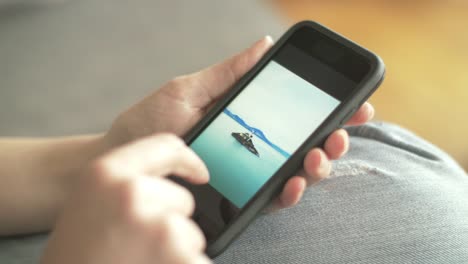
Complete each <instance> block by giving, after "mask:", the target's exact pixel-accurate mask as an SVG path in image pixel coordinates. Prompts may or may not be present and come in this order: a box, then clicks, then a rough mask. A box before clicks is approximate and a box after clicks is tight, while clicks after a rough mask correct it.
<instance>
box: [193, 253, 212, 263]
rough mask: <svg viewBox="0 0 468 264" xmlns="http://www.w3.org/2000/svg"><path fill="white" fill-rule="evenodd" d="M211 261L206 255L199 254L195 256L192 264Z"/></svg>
mask: <svg viewBox="0 0 468 264" xmlns="http://www.w3.org/2000/svg"><path fill="white" fill-rule="evenodd" d="M210 263H212V261H211V259H209V258H208V257H207V256H206V255H200V256H198V257H196V258H195V260H194V261H193V264H210Z"/></svg>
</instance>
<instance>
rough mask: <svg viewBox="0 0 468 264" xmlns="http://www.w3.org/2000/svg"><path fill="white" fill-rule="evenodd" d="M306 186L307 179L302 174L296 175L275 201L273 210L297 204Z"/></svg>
mask: <svg viewBox="0 0 468 264" xmlns="http://www.w3.org/2000/svg"><path fill="white" fill-rule="evenodd" d="M305 188H306V180H305V179H304V177H301V176H294V177H292V178H291V179H289V180H288V182H286V184H285V185H284V188H283V191H282V192H281V194H280V195H279V196H278V197H277V198H276V199H275V200H274V201H273V203H272V206H271V208H270V210H271V211H276V210H279V209H283V208H287V207H291V206H294V205H296V204H297V203H298V202H299V201H300V200H301V197H302V194H303V193H304V190H305Z"/></svg>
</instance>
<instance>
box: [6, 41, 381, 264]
mask: <svg viewBox="0 0 468 264" xmlns="http://www.w3.org/2000/svg"><path fill="white" fill-rule="evenodd" d="M272 44H273V42H272V40H271V38H269V37H265V38H263V39H261V40H259V41H258V42H256V43H255V44H254V45H253V46H252V47H250V48H248V49H246V50H245V51H243V52H241V53H239V54H237V55H235V56H233V57H231V58H229V59H227V60H226V61H224V62H221V63H219V64H216V65H213V66H211V67H209V68H206V69H204V70H201V71H199V72H196V73H193V74H190V75H185V76H181V77H177V78H175V79H173V80H171V81H169V82H168V83H167V84H165V85H164V86H163V87H161V88H160V89H159V90H157V91H156V92H154V93H153V94H151V95H149V96H148V97H146V98H144V99H143V100H142V101H140V102H139V103H137V104H135V105H134V106H132V107H131V108H130V109H128V110H126V111H124V112H123V113H122V114H120V115H119V116H118V117H117V119H116V120H115V121H114V122H113V125H112V126H111V128H110V129H109V131H107V132H106V133H104V134H98V135H87V136H77V137H66V138H56V139H11V138H10V139H8V138H5V139H0V179H1V180H2V183H5V184H1V185H0V215H2V217H1V218H0V235H12V234H21V233H31V232H38V231H44V230H50V229H51V228H53V227H54V229H53V233H52V238H51V240H50V242H49V244H48V246H47V249H46V251H45V253H44V257H43V260H42V263H127V262H132V263H152V262H154V260H160V261H159V262H158V263H207V262H209V261H208V259H207V258H206V257H205V256H204V255H203V253H202V252H203V248H204V245H205V242H204V239H203V237H202V236H201V233H200V230H199V229H198V227H197V226H196V225H195V224H194V223H193V222H191V220H190V218H189V216H190V214H191V213H192V211H193V197H192V196H191V195H190V194H189V193H188V191H187V190H185V189H183V188H182V187H179V186H178V185H176V184H174V183H172V182H171V181H169V180H167V179H166V178H165V177H166V176H167V175H169V174H174V175H177V176H179V177H182V178H184V179H186V180H188V181H191V182H193V183H206V182H207V181H208V177H209V176H208V172H207V170H206V167H205V165H204V164H203V163H202V162H201V160H200V159H199V158H198V157H197V156H196V155H195V154H194V153H193V152H192V151H191V150H190V149H189V148H188V147H187V146H185V144H184V143H183V142H182V141H181V139H180V137H181V136H183V135H184V134H185V133H186V132H187V131H188V130H189V129H190V128H191V127H192V126H193V125H195V124H196V123H197V122H198V121H199V120H200V119H201V118H202V117H203V116H204V115H205V114H206V112H207V111H208V110H209V109H210V108H211V106H212V105H213V104H215V103H216V101H217V100H218V99H219V98H220V97H222V96H223V94H224V93H225V92H226V91H227V90H228V89H229V88H230V87H232V85H233V84H234V83H235V82H236V81H237V80H238V79H239V78H240V77H241V76H242V75H244V74H245V73H246V72H247V71H248V70H249V69H251V68H252V67H253V65H254V64H255V63H256V62H257V61H258V60H259V59H260V58H261V57H262V56H263V55H264V54H265V52H266V51H267V50H268V49H269V48H270V47H271V46H272ZM373 113H374V109H373V107H372V106H371V105H370V104H369V103H365V104H364V105H363V106H362V107H361V108H360V109H359V110H358V111H357V112H356V114H355V115H354V116H353V117H352V118H351V120H350V121H349V122H348V125H359V124H363V123H365V122H367V121H368V120H370V119H371V118H372V116H373ZM305 122H307V120H305ZM348 148H349V138H348V135H347V134H346V131H345V130H343V129H339V130H337V131H335V132H334V133H332V134H331V135H330V136H329V137H328V139H327V141H326V143H325V145H324V147H323V149H320V148H316V149H312V150H311V151H310V152H309V153H308V154H307V156H306V158H305V159H304V166H303V167H304V169H303V170H301V171H300V172H298V173H297V175H296V176H294V177H292V178H291V179H290V180H289V181H288V182H287V184H286V185H285V186H284V189H283V192H282V193H281V194H280V196H279V197H278V198H277V199H276V200H275V201H273V203H272V210H277V209H281V208H286V207H290V206H293V205H295V204H296V203H297V202H298V201H299V200H300V198H301V196H302V194H303V192H304V190H305V188H306V187H307V186H308V185H310V184H313V183H315V182H317V181H319V180H320V179H323V178H325V177H327V176H328V175H329V173H330V171H331V160H333V159H338V158H340V157H341V156H343V155H344V154H345V153H346V151H347V150H348ZM156 190H157V191H156ZM181 230H184V232H180V231H181ZM181 234H185V235H184V237H180V236H181ZM187 234H190V235H187ZM175 241H177V242H175ZM71 256H73V257H71ZM72 259H74V262H70V261H72ZM75 260H76V261H75ZM127 260H128V261H127Z"/></svg>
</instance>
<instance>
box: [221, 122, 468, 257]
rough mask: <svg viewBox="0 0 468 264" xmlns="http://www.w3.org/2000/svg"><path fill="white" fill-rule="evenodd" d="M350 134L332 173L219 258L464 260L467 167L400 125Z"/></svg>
mask: <svg viewBox="0 0 468 264" xmlns="http://www.w3.org/2000/svg"><path fill="white" fill-rule="evenodd" d="M349 133H350V135H351V144H352V146H351V150H350V153H348V154H347V155H346V157H345V158H343V159H342V160H340V161H337V162H335V164H334V169H333V172H332V175H331V177H330V178H329V179H326V180H324V181H322V182H320V183H319V184H317V185H315V186H312V187H311V188H309V189H308V190H307V191H306V193H305V194H304V198H303V200H302V201H301V202H300V204H299V205H298V206H296V207H294V208H290V209H286V210H282V211H280V212H277V213H274V214H269V215H262V216H261V217H259V218H258V219H257V220H256V221H255V222H254V223H253V224H252V225H251V226H249V228H248V229H247V230H246V232H244V233H243V234H242V235H241V236H240V237H239V238H238V239H237V240H236V241H235V242H234V243H233V244H232V245H231V246H230V247H229V248H228V249H227V250H226V251H225V252H224V253H223V254H221V255H220V256H219V257H218V258H216V260H215V261H216V263H463V262H466V260H467V259H468V221H466V219H468V203H467V201H468V177H467V175H466V173H465V172H464V171H463V170H462V169H461V168H460V167H459V166H458V165H457V164H456V163H455V162H454V161H453V160H452V159H451V158H450V157H449V156H447V155H446V154H445V153H444V152H442V151H440V150H439V149H438V148H437V147H435V146H433V145H431V144H429V143H427V142H425V141H424V140H422V139H420V138H418V137H416V136H415V135H413V134H412V133H410V132H408V131H405V130H403V129H401V128H399V127H396V126H392V125H386V124H369V125H366V126H361V127H357V128H351V129H349Z"/></svg>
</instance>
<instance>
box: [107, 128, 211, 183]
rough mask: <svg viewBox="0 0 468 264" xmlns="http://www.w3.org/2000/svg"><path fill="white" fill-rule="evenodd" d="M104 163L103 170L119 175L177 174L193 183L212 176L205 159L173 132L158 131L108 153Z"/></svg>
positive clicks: (203, 180)
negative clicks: (162, 132) (153, 134)
mask: <svg viewBox="0 0 468 264" xmlns="http://www.w3.org/2000/svg"><path fill="white" fill-rule="evenodd" d="M101 163H102V164H104V165H103V166H104V167H105V168H104V169H106V170H111V171H112V172H114V174H116V175H119V176H128V175H135V174H152V175H154V176H158V177H165V176H169V175H176V176H179V177H181V178H183V179H185V180H188V181H190V182H192V183H206V182H208V179H209V174H208V169H207V168H206V166H205V164H204V163H203V161H202V160H201V159H200V158H199V157H198V156H197V155H196V154H195V153H194V152H193V151H192V150H191V149H190V148H188V147H187V146H186V145H185V143H184V142H183V141H182V140H181V139H180V138H178V137H176V136H174V135H171V134H158V135H156V136H152V137H148V138H145V139H142V140H139V141H136V142H133V143H130V144H128V145H125V146H123V147H121V148H118V149H117V150H115V151H113V152H111V153H110V154H108V155H107V156H106V157H104V158H103V161H102V162H101Z"/></svg>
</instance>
